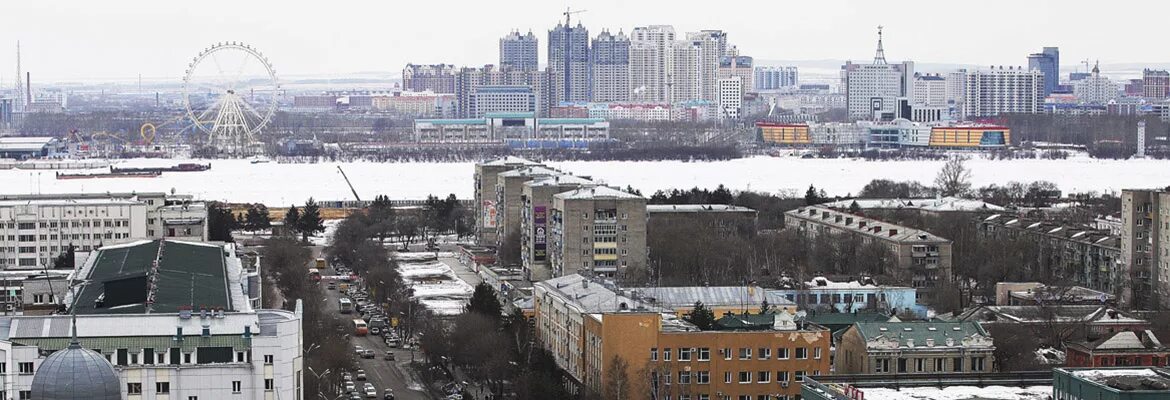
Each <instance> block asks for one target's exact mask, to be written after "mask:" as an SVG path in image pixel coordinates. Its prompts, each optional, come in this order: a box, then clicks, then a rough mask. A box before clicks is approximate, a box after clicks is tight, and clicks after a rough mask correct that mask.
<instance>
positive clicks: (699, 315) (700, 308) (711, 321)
mask: <svg viewBox="0 0 1170 400" xmlns="http://www.w3.org/2000/svg"><path fill="white" fill-rule="evenodd" d="M685 319H686V320H687V322H690V323H692V324H695V326H696V327H698V328H699V329H701V330H704V331H705V330H710V329H711V328H712V327H714V326H715V312H713V311H711V309H709V308H707V306H705V305H703V302H701V301H696V302H695V307H694V309H692V310H691V313H690V314H688V315H687V317H686V318H685Z"/></svg>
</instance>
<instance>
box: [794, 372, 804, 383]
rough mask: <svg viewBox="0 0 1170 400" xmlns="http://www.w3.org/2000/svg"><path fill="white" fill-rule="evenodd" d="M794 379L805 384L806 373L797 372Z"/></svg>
mask: <svg viewBox="0 0 1170 400" xmlns="http://www.w3.org/2000/svg"><path fill="white" fill-rule="evenodd" d="M793 377H794V379H796V381H797V382H804V371H796V373H795V374H793Z"/></svg>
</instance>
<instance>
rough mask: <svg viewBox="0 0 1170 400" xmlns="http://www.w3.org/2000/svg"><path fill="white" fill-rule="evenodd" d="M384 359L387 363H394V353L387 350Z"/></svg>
mask: <svg viewBox="0 0 1170 400" xmlns="http://www.w3.org/2000/svg"><path fill="white" fill-rule="evenodd" d="M382 359H383V360H386V361H394V353H393V352H391V351H389V350H387V351H386V355H384V356H382Z"/></svg>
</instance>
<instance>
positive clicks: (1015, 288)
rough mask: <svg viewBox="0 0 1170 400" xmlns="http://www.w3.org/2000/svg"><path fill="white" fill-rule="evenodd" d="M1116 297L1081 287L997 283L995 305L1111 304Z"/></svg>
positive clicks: (1037, 283)
mask: <svg viewBox="0 0 1170 400" xmlns="http://www.w3.org/2000/svg"><path fill="white" fill-rule="evenodd" d="M1115 300H1116V296H1114V295H1112V294H1109V293H1105V292H1102V291H1099V290H1093V289H1089V288H1086V287H1081V286H1048V285H1045V284H1043V283H1040V282H998V283H996V284H995V305H997V306H1028V305H1040V304H1085V305H1103V304H1112V303H1113V302H1114V301H1115Z"/></svg>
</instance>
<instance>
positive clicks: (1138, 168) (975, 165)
mask: <svg viewBox="0 0 1170 400" xmlns="http://www.w3.org/2000/svg"><path fill="white" fill-rule="evenodd" d="M180 162H197V163H203V164H207V163H210V164H211V165H212V168H211V170H209V171H203V172H167V173H163V175H162V176H161V177H157V178H114V179H72V180H58V179H56V177H55V176H54V171H28V170H17V169H7V170H0V193H9V194H13V193H37V192H41V193H65V192H106V191H111V192H114V191H134V190H137V191H165V192H170V191H172V190H174V191H175V192H176V193H189V194H194V195H196V196H197V197H200V198H203V199H208V200H227V201H232V202H263V203H265V204H267V205H270V206H273V205H276V206H284V205H287V204H292V203H297V204H300V203H303V202H304V201H305V199H307V198H309V197H310V196H312V197H315V198H317V199H325V200H351V199H353V194H352V193H351V192H350V190H349V187H348V186H346V184H345V180H344V179H342V177H341V174H340V173H338V172H337V166H338V165H341V167H342V168H343V169H344V170H345V173H346V174H347V175H348V176H349V179H350V180H351V181H353V185H354V187H355V188H356V189H357V191H358V194H360V195H361V196H362V198H363V199H371V198H373V197H374V195H376V194H386V195H388V196H390V198H393V199H423V198H426V196H427V195H428V194H436V195H439V196H440V197H442V196H446V195H447V194H448V193H454V194H455V195H456V196H457V197H459V198H461V199H470V198H472V197H473V189H472V184H473V180H474V179H473V175H474V164H473V163H470V162H465V163H372V162H346V163H330V162H325V163H318V164H278V163H261V164H251V163H249V162H248V161H247V160H210V161H209V160H160V159H134V160H125V161H120V162H118V163H117V165H118V166H134V167H142V166H169V165H173V164H176V163H180ZM548 164H549V165H551V166H553V167H556V168H559V169H562V170H564V171H567V172H571V173H574V174H577V175H586V176H592V177H593V178H595V179H598V180H601V181H604V182H605V183H607V184H610V185H615V186H621V187H625V186H626V185H630V186H633V187H635V188H637V189H639V190H641V191H642V192H643V193H645V194H647V195H649V194H650V193H653V192H654V191H655V190H658V189H672V188H680V189H689V188H691V187H696V186H697V187H701V188H704V187H705V188H714V187H715V186H717V185H719V184H724V185H726V186H727V187H729V188H731V189H733V190H742V189H750V190H754V191H762V192H770V193H779V192H786V193H793V194H796V195H803V193H804V190H805V189H806V188H808V185H809V184H813V185H816V186H817V187H818V188H823V189H824V190H825V191H826V192H828V193H829V194H830V195H844V194H846V193H857V192H858V191H859V190H860V189H861V187H862V186H864V185H865V184H866V183H867V182H869V181H870V180H872V179H875V178H886V179H894V180H917V181H920V182H922V183H924V184H931V183H932V181H933V180H934V176H935V174H936V173H937V171H938V170H939V168H940V167H941V166H942V164H943V162H942V161H863V160H854V159H827V160H826V159H799V158H773V157H751V158H743V159H737V160H729V161H714V162H682V161H658V162H645V161H639V162H625V161H571V162H550V163H548ZM968 166H969V167H970V168H971V170H972V180H973V182H974V184H975V186H976V187H979V186H983V185H987V184H991V183H997V184H1003V183H1007V182H1009V181H1013V180H1014V181H1033V180H1049V181H1052V182H1055V183H1056V184H1057V185H1059V186H1060V189H1061V190H1063V191H1065V192H1083V191H1098V192H1105V191H1119V190H1121V189H1123V188H1139V187H1140V188H1152V187H1166V186H1170V161H1158V160H1093V159H1089V158H1087V157H1083V156H1082V157H1073V158H1070V159H1066V160H995V161H992V160H983V159H978V158H976V159H972V160H970V161H968ZM96 171H100V170H96ZM71 172H84V171H71ZM90 172H94V171H90Z"/></svg>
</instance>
